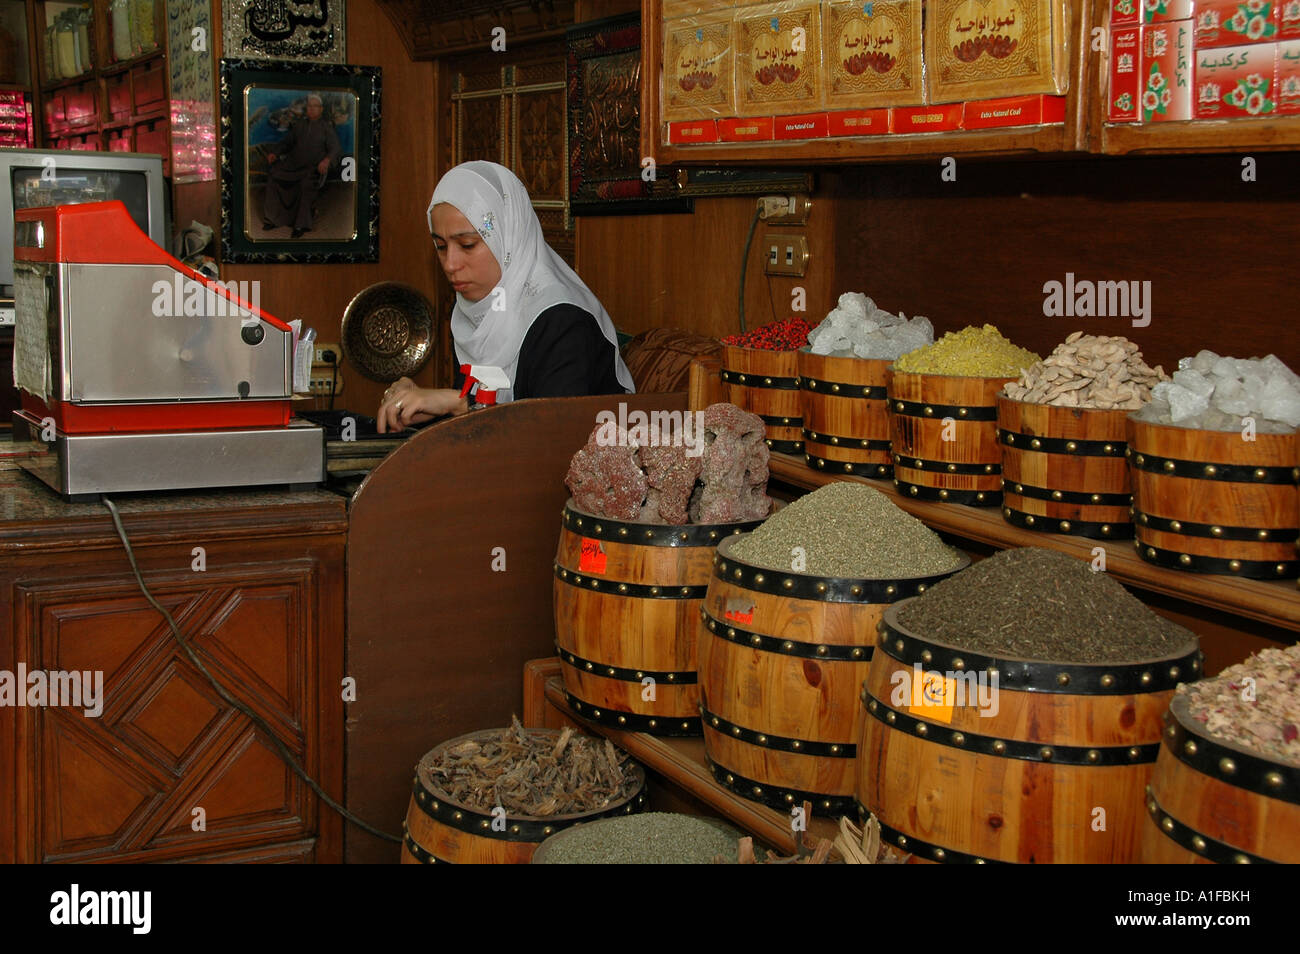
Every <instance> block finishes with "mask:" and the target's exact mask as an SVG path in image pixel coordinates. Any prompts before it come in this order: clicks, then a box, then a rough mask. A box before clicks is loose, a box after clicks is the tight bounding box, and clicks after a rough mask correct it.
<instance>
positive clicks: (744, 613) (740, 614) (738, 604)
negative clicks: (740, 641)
mask: <svg viewBox="0 0 1300 954" xmlns="http://www.w3.org/2000/svg"><path fill="white" fill-rule="evenodd" d="M722 615H723V616H724V617H725V618H727V619H729V620H731V621H732V622H733V623H752V622H754V604H753V603H751V602H749V601H748V600H736V599H730V600H727V605H726V608H725V609H724V610H723V613H722Z"/></svg>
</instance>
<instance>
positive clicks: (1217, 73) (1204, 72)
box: [1196, 43, 1278, 119]
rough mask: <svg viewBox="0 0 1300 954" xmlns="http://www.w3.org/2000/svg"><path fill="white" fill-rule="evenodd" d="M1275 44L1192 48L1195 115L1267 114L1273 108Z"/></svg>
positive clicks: (1201, 117)
mask: <svg viewBox="0 0 1300 954" xmlns="http://www.w3.org/2000/svg"><path fill="white" fill-rule="evenodd" d="M1277 47H1278V45H1277V44H1276V43H1256V44H1251V45H1248V46H1222V47H1211V48H1209V49H1204V50H1197V51H1196V118H1197V119H1231V118H1236V117H1239V116H1268V115H1270V114H1272V113H1274V112H1276V111H1277V92H1276V84H1277Z"/></svg>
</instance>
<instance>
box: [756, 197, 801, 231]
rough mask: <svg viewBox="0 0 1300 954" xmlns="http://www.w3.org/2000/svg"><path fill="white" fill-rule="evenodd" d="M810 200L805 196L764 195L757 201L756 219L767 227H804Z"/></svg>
mask: <svg viewBox="0 0 1300 954" xmlns="http://www.w3.org/2000/svg"><path fill="white" fill-rule="evenodd" d="M811 210H812V199H810V198H808V196H806V195H765V196H763V198H761V199H759V200H758V217H759V218H760V219H762V220H763V221H764V222H766V223H767V224H768V225H806V224H807V223H808V213H809V212H810V211H811Z"/></svg>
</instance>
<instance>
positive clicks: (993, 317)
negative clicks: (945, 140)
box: [809, 153, 1300, 371]
mask: <svg viewBox="0 0 1300 954" xmlns="http://www.w3.org/2000/svg"><path fill="white" fill-rule="evenodd" d="M1256 159H1257V162H1258V181H1256V182H1243V181H1242V164H1241V159H1240V157H1237V156H1209V157H1195V156H1188V157H1167V158H1166V157H1161V158H1113V159H1085V160H1078V161H1074V160H1071V161H1060V162H975V161H964V160H958V163H957V181H956V182H943V181H941V179H940V175H939V166H938V165H937V164H932V163H923V164H918V165H888V166H885V165H881V166H873V167H871V168H864V169H853V170H844V171H843V172H841V173H839V174H837V175H833V176H832V175H829V174H828V175H827V176H825V179H826V180H827V183H828V185H827V187H828V189H829V190H830V192H831V196H832V198H831V202H830V203H829V204H831V205H832V206H833V213H832V214H833V218H834V226H833V229H834V236H835V268H834V277H833V285H834V288H835V290H836V291H837V292H838V291H848V290H856V291H864V292H866V293H867V294H869V295H871V296H872V297H873V298H874V299H875V300H876V302H877V303H878V304H879V305H880V306H881V307H882V308H886V309H890V310H893V311H898V310H900V309H901V310H903V311H904V312H906V313H907V314H908V315H909V316H911V315H916V314H921V315H926V316H928V317H929V318H930V319H931V320H932V321H933V322H934V325H935V330H936V333H937V334H941V333H943V332H946V331H956V330H958V329H960V328H962V327H964V326H965V325H967V324H976V325H979V324H982V323H984V322H992V323H994V324H996V325H997V326H998V327H999V329H1000V330H1001V331H1002V332H1003V333H1004V334H1006V335H1007V336H1008V337H1010V338H1011V339H1012V340H1014V341H1015V342H1016V343H1017V344H1020V345H1022V346H1023V347H1026V348H1030V349H1032V350H1035V351H1037V352H1038V353H1039V354H1041V355H1044V356H1045V355H1046V354H1047V353H1048V352H1050V351H1051V350H1052V348H1054V347H1055V346H1056V345H1057V344H1059V343H1060V342H1061V341H1063V340H1064V339H1065V337H1066V335H1068V334H1069V333H1070V332H1072V331H1074V330H1077V329H1082V330H1084V331H1085V332H1087V333H1092V334H1105V335H1124V336H1126V337H1129V338H1131V339H1132V340H1134V341H1136V342H1138V343H1139V344H1140V345H1141V346H1142V349H1143V352H1144V355H1145V357H1146V360H1147V361H1148V362H1149V363H1151V364H1152V365H1155V364H1162V365H1163V366H1164V368H1165V370H1166V371H1170V370H1172V369H1173V368H1174V366H1175V363H1176V361H1177V360H1178V358H1180V357H1183V356H1185V355H1188V354H1195V353H1196V352H1197V351H1198V350H1200V349H1202V348H1208V349H1210V350H1213V351H1216V352H1218V353H1220V354H1229V355H1233V356H1238V357H1250V356H1252V355H1260V356H1262V355H1264V354H1267V353H1269V352H1273V353H1276V354H1277V355H1278V357H1280V358H1282V359H1283V360H1284V361H1287V362H1288V363H1290V364H1291V366H1292V367H1300V329H1297V326H1296V324H1295V321H1294V315H1293V311H1294V309H1293V308H1292V305H1291V299H1290V296H1289V295H1287V294H1285V293H1284V289H1288V288H1289V287H1290V286H1291V285H1292V284H1293V278H1294V267H1293V265H1292V264H1291V262H1290V257H1289V254H1288V252H1287V249H1289V248H1291V247H1293V246H1294V242H1295V221H1296V217H1297V214H1300V189H1297V183H1300V156H1297V155H1295V154H1271V153H1270V154H1262V155H1259V156H1257V157H1256ZM1068 273H1072V274H1073V275H1074V276H1075V279H1076V281H1077V280H1087V281H1094V282H1095V281H1129V282H1132V281H1139V282H1148V281H1149V282H1150V283H1151V285H1150V292H1151V295H1150V297H1151V302H1150V304H1151V312H1150V314H1151V322H1150V325H1149V326H1147V327H1134V326H1133V324H1132V319H1131V318H1128V317H1105V318H1102V317H1092V318H1071V317H1047V316H1045V314H1044V299H1045V295H1044V285H1045V283H1047V282H1050V281H1057V282H1062V283H1064V282H1065V281H1066V276H1067V274H1068ZM1139 287H1142V286H1139ZM809 310H810V311H812V310H813V309H812V308H811V307H810V309H809Z"/></svg>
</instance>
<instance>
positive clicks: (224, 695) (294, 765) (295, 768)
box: [99, 495, 402, 843]
mask: <svg viewBox="0 0 1300 954" xmlns="http://www.w3.org/2000/svg"><path fill="white" fill-rule="evenodd" d="M99 499H100V500H102V501H103V503H104V506H105V507H107V508H108V512H109V515H110V516H112V518H113V526H114V527H116V528H117V535H118V537H119V538H120V539H121V541H122V546H123V547H124V548H125V550H126V558H127V560H128V561H129V562H130V564H131V572H132V573H134V574H135V581H136V583H137V584H138V585H139V587H140V592H141V593H143V594H144V598H145V599H146V600H148V601H149V605H150V606H152V607H153V608H154V609H156V610H157V611H158V612H159V613H161V614H162V617H163V619H165V620H166V621H167V625H168V626H169V627H171V631H172V635H173V636H175V637H176V642H178V643H180V644H181V649H183V650H185V655H186V656H188V657H189V660H190V662H191V663H193V664H194V668H196V669H197V670H198V671H199V672H201V673H203V675H204V677H205V678H206V679H207V680H208V682H210V683H211V684H212V688H213V689H215V690H216V691H217V695H219V696H220V697H221V699H222V701H224V702H225V703H226V705H228V706H230V707H231V708H233V709H235V710H237V711H239V712H241V713H243V714H244V715H245V716H247V717H248V718H249V719H250V720H252V722H253V724H254V725H255V726H257V728H259V729H261V730H262V732H263V734H265V735H266V736H267V737H268V738H269V739H270V740H271V744H272V745H273V746H275V751H276V753H277V754H278V755H279V756H280V761H282V762H284V764H285V765H287V766H289V769H290V770H291V771H292V772H293V774H294V775H297V776H298V777H299V778H300V779H302V780H303V781H304V782H306V783H307V786H308V787H309V788H310V789H311V790H312V791H313V792H315V793H316V796H317V797H318V798H319V799H320V800H321V801H322V802H324V803H325V804H326V805H328V806H329V807H330V808H332V809H334V810H335V811H336V812H338V813H339V814H340V815H342V816H343V817H344V818H346V819H347V820H348V821H350V822H352V824H354V825H356V826H357V827H358V828H360V829H361V830H362V831H365V832H368V833H369V834H371V835H374V836H375V837H376V838H382V839H384V840H385V841H393V842H398V843H400V842H401V840H402V839H401V838H399V837H397V836H396V835H390V834H389V833H388V832H386V831H380V830H379V829H378V828H375V827H374V826H373V825H370V824H369V823H367V822H364V821H362V820H361V819H360V818H358V817H357V816H356V815H353V814H352V813H351V812H350V811H348V810H347V809H346V808H344V807H343V806H342V805H340V804H339V803H338V802H336V801H334V799H332V798H330V797H329V795H327V794H326V793H325V790H324V789H323V788H321V787H320V785H318V784H317V782H316V780H315V779H314V778H312V777H311V776H310V775H308V774H307V772H306V770H305V769H303V767H302V766H301V765H299V764H298V760H297V759H295V758H294V757H293V753H292V752H290V751H289V750H288V748H286V747H285V745H284V743H283V742H281V741H280V737H279V736H278V735H276V734H275V732H274V731H273V730H272V729H271V727H270V726H269V725H267V724H266V721H265V720H264V719H263V718H262V717H261V716H259V715H258V714H257V713H256V712H254V711H253V710H252V709H250V708H249V707H248V706H246V705H244V703H242V702H240V701H239V700H238V699H236V698H235V697H234V696H232V695H231V694H230V693H229V692H227V691H226V687H225V686H223V685H222V684H221V683H220V682H218V681H217V679H216V677H215V676H213V675H212V673H210V672H209V671H208V667H207V666H205V665H203V661H202V660H201V659H199V657H198V656H197V655H196V654H195V652H194V650H193V649H192V648H191V647H190V643H189V640H187V639H186V638H185V637H184V636H183V635H182V634H181V631H180V628H179V627H178V626H177V625H176V620H174V619H172V614H171V613H169V612H167V609H166V607H164V606H163V605H162V604H161V603H159V602H158V601H157V600H156V599H154V597H153V594H152V593H150V592H149V587H148V586H146V585H145V582H144V577H143V576H141V575H140V567H139V566H138V565H137V564H136V562H135V551H134V550H132V549H131V541H130V540H128V539H127V536H126V530H125V529H124V528H123V527H122V518H121V516H120V515H119V514H118V512H117V505H116V504H114V503H113V501H112V500H110V499H109V498H108V496H107V495H102V496H101V497H100V498H99Z"/></svg>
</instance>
